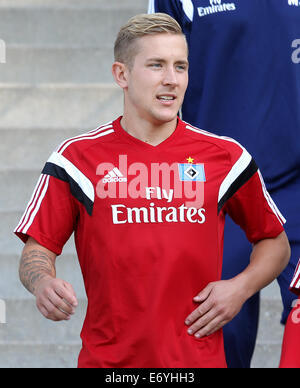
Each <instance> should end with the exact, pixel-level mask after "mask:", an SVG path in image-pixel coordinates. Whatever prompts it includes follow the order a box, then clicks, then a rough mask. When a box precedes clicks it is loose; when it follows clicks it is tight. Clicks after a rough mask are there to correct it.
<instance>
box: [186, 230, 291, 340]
mask: <svg viewBox="0 0 300 388" xmlns="http://www.w3.org/2000/svg"><path fill="white" fill-rule="evenodd" d="M290 254H291V251H290V245H289V242H288V238H287V236H286V233H285V232H282V233H280V234H279V235H278V236H277V237H276V238H267V239H263V240H261V241H259V242H257V243H255V244H254V245H253V250H252V254H251V259H250V264H249V266H248V267H247V268H246V269H245V270H244V271H243V272H241V273H240V274H239V275H237V276H236V277H234V278H232V279H230V280H221V281H217V282H213V283H209V284H208V285H207V286H206V287H205V288H204V289H203V290H202V291H201V292H200V293H199V294H198V295H197V296H196V297H195V298H194V302H196V303H199V307H197V308H196V309H195V310H194V311H193V312H192V313H191V314H190V315H189V316H188V317H187V318H186V321H185V323H186V325H187V326H189V328H188V333H189V334H190V335H195V336H196V337H197V338H201V337H204V336H207V335H210V334H212V333H214V332H215V331H217V330H219V329H220V328H222V327H223V326H224V325H226V324H227V323H228V322H230V321H231V320H232V319H233V318H234V317H235V316H236V315H237V314H238V313H239V311H240V310H241V308H242V306H243V304H244V303H245V302H246V300H247V299H249V298H250V297H251V296H252V295H254V294H255V293H257V292H258V291H259V290H261V289H262V288H264V287H266V286H267V285H268V284H270V283H271V282H272V281H273V280H274V279H276V278H277V277H278V276H279V275H280V273H281V272H282V271H283V270H284V268H285V267H286V266H287V264H288V262H289V258H290Z"/></svg>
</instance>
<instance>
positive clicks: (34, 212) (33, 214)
mask: <svg viewBox="0 0 300 388" xmlns="http://www.w3.org/2000/svg"><path fill="white" fill-rule="evenodd" d="M49 180H50V176H49V175H48V176H47V177H46V181H45V185H44V188H43V191H42V192H41V195H40V196H39V199H38V201H37V203H36V206H35V208H34V210H33V212H32V214H31V216H30V218H29V221H28V222H27V224H26V225H25V226H24V229H23V232H22V233H24V234H26V233H27V231H28V229H29V228H30V226H31V225H32V223H33V221H34V218H35V216H36V215H37V212H38V211H39V209H40V207H41V204H42V202H43V199H44V198H45V195H46V193H47V190H48V185H49Z"/></svg>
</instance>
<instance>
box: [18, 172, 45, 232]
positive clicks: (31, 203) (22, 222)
mask: <svg viewBox="0 0 300 388" xmlns="http://www.w3.org/2000/svg"><path fill="white" fill-rule="evenodd" d="M45 180H46V175H44V174H41V176H40V178H39V180H38V182H37V184H36V186H35V188H34V190H33V194H32V196H31V198H30V201H29V202H28V205H27V207H26V209H25V212H24V214H23V216H22V218H21V220H20V222H19V224H18V226H17V227H16V229H15V232H21V230H22V228H23V227H24V226H25V225H26V223H27V221H28V219H29V217H30V214H31V212H32V210H33V209H34V207H35V205H36V203H37V201H38V198H39V196H40V193H41V190H42V187H43V185H44V182H45Z"/></svg>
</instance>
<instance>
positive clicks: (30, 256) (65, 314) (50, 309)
mask: <svg viewBox="0 0 300 388" xmlns="http://www.w3.org/2000/svg"><path fill="white" fill-rule="evenodd" d="M55 261H56V254H55V253H53V252H51V251H49V250H48V249H46V248H45V247H43V246H42V245H40V244H39V243H38V242H37V241H35V240H34V239H33V238H32V237H29V239H28V241H27V243H26V245H25V247H24V249H23V252H22V257H21V261H20V267H19V276H20V280H21V282H22V284H23V285H24V287H25V288H26V289H27V290H28V291H29V292H31V293H32V294H33V295H34V296H35V297H36V304H37V307H38V309H39V311H40V312H41V313H42V314H43V315H44V316H45V317H46V318H47V319H50V320H52V321H62V320H69V319H70V318H71V315H72V314H74V312H75V308H76V306H77V305H78V302H77V299H76V295H75V292H74V290H73V287H72V286H71V284H69V283H67V282H65V281H64V280H62V279H57V278H56V269H55Z"/></svg>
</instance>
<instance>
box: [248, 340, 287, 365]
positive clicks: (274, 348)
mask: <svg viewBox="0 0 300 388" xmlns="http://www.w3.org/2000/svg"><path fill="white" fill-rule="evenodd" d="M280 356H281V344H257V345H256V350H255V354H254V357H253V359H252V362H251V368H252V369H261V368H264V369H278V366H279V362H280Z"/></svg>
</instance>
